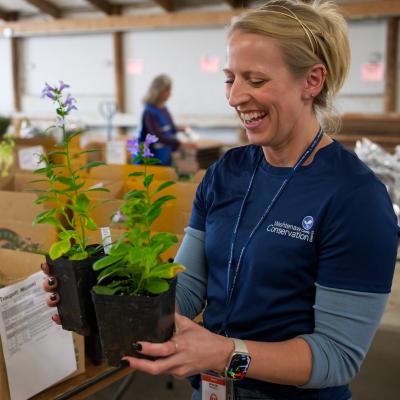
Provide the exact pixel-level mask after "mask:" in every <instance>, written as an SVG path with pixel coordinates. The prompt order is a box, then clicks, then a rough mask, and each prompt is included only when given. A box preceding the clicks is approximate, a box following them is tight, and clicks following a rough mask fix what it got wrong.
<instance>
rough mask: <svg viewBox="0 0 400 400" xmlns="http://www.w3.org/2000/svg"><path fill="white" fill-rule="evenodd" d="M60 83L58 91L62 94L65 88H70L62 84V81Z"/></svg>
mask: <svg viewBox="0 0 400 400" xmlns="http://www.w3.org/2000/svg"><path fill="white" fill-rule="evenodd" d="M59 82H60V88H59V89H58V90H59V91H60V92H62V91H63V90H64V89H65V88H69V87H70V86H69V85H67V84H66V83H64V82H63V81H59Z"/></svg>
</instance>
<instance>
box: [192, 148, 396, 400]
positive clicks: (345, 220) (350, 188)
mask: <svg viewBox="0 0 400 400" xmlns="http://www.w3.org/2000/svg"><path fill="white" fill-rule="evenodd" d="M260 158H261V162H260V164H259V168H258V169H257V172H256V175H255V180H254V183H253V187H252V189H251V192H250V195H249V197H248V200H247V202H246V206H245V209H244V214H243V217H242V220H241V223H240V226H239V231H238V236H237V241H236V246H235V252H234V259H233V264H232V271H231V273H230V277H231V280H232V276H233V275H234V274H235V269H236V264H237V260H238V258H239V253H240V250H241V248H242V246H243V244H244V243H245V241H246V240H247V238H248V236H249V234H250V232H251V230H252V229H253V227H254V226H255V225H256V223H257V222H258V221H259V219H260V218H261V216H262V214H263V213H264V211H265V209H266V207H267V205H268V204H269V203H270V202H271V199H272V197H273V196H274V195H275V193H276V191H277V190H278V188H279V187H280V186H281V184H282V181H283V179H284V178H285V177H286V175H287V174H288V173H289V171H290V168H280V167H274V166H271V165H269V164H268V163H267V161H266V160H265V157H264V156H263V152H262V149H261V148H260V147H258V146H254V145H249V146H245V147H239V148H236V149H233V150H230V151H228V152H227V153H226V154H225V156H224V157H223V158H222V159H221V160H219V161H218V162H217V163H215V164H214V165H213V166H212V167H210V168H209V170H208V171H207V173H206V175H205V177H204V179H203V181H202V183H201V184H200V185H199V188H198V191H197V195H196V199H195V202H194V206H193V211H192V216H191V219H190V223H189V225H190V226H191V227H192V228H195V229H199V230H202V231H205V233H206V235H205V238H206V239H205V247H206V258H207V265H208V282H207V306H206V309H205V311H204V314H203V318H204V324H205V327H206V328H208V329H210V330H211V331H213V332H219V331H220V329H221V325H222V323H223V320H224V316H225V314H226V312H227V307H226V298H227V276H228V274H227V266H228V259H229V250H230V244H231V239H232V232H233V228H234V225H235V223H236V219H237V216H238V213H239V209H240V206H241V204H242V201H243V198H244V196H245V193H246V190H247V188H248V185H249V182H250V178H251V176H252V174H253V172H254V169H255V167H256V165H257V161H258V160H259V159H260ZM397 229H398V228H397V221H396V217H395V214H394V212H393V207H392V204H391V201H390V198H389V196H388V193H387V191H386V188H385V186H384V185H383V184H382V183H381V182H380V181H379V180H378V179H377V177H376V176H375V175H374V174H373V172H372V171H371V170H370V169H369V168H368V167H367V166H365V164H363V163H362V162H361V161H360V160H359V159H358V158H357V156H356V155H355V154H354V153H352V152H350V151H348V150H346V149H345V148H343V146H342V145H340V144H339V143H337V142H333V143H331V144H330V145H328V146H326V147H324V148H322V149H320V150H319V151H318V152H317V154H316V156H315V158H314V160H313V162H312V163H311V164H309V165H307V166H304V167H301V168H300V170H298V171H297V172H296V174H295V175H294V177H293V178H292V180H291V181H290V183H289V184H288V186H287V187H286V188H285V190H284V192H283V193H282V194H281V195H280V197H279V198H278V200H277V202H276V204H275V205H274V207H273V208H272V210H271V212H270V213H269V215H268V216H267V218H266V219H265V220H264V222H263V223H262V225H261V226H260V227H259V229H258V231H257V232H256V234H255V235H254V237H253V239H252V240H251V242H250V244H249V245H248V247H247V250H246V252H245V254H244V257H243V260H242V263H241V266H240V269H239V272H238V275H237V283H236V285H235V290H234V293H233V298H232V304H231V306H232V308H231V313H230V318H229V322H228V326H227V334H228V335H229V336H231V337H237V338H242V339H248V340H256V341H268V342H274V341H282V340H287V339H291V338H294V337H296V336H298V335H301V334H305V333H312V332H313V329H314V311H313V305H314V302H315V283H319V284H321V285H323V286H325V287H331V288H340V289H349V290H355V291H363V292H374V293H388V292H389V291H390V287H391V282H392V278H393V272H394V265H395V259H396V251H397ZM240 384H242V385H244V386H250V387H252V388H256V389H258V390H262V391H265V393H268V394H269V395H270V396H274V397H276V398H277V399H279V398H284V399H291V398H296V399H303V398H304V399H308V400H310V399H314V398H315V399H317V398H318V399H335V400H341V399H347V398H348V397H349V395H350V392H349V391H348V388H347V386H341V387H335V388H327V389H300V388H297V387H293V386H285V385H277V384H270V383H267V382H262V381H256V380H252V379H246V380H245V381H243V382H240Z"/></svg>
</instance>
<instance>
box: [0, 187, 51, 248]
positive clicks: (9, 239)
mask: <svg viewBox="0 0 400 400" xmlns="http://www.w3.org/2000/svg"><path fill="white" fill-rule="evenodd" d="M35 199H36V195H35V194H33V193H23V192H10V191H0V209H1V210H6V212H2V213H0V248H8V249H19V250H24V251H33V252H37V251H38V250H44V251H47V250H48V249H49V248H50V246H51V245H52V244H53V243H54V242H55V241H56V240H57V239H56V235H57V231H56V229H55V228H54V227H52V226H49V225H36V226H32V221H33V219H34V218H35V216H36V215H37V214H39V213H40V212H42V211H45V207H44V206H43V205H37V204H34V200H35Z"/></svg>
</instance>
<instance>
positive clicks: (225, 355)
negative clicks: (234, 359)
mask: <svg viewBox="0 0 400 400" xmlns="http://www.w3.org/2000/svg"><path fill="white" fill-rule="evenodd" d="M216 336H217V337H218V341H217V342H216V349H218V352H217V354H218V355H219V357H218V359H217V360H216V364H215V366H214V367H213V368H212V370H213V371H216V372H220V373H225V368H226V366H227V364H228V361H229V359H230V357H231V354H232V352H233V350H234V348H235V345H234V343H233V340H232V339H231V338H228V337H226V336H221V335H216Z"/></svg>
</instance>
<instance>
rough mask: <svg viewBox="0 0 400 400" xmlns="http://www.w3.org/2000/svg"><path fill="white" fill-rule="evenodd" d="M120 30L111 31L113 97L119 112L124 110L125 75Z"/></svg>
mask: <svg viewBox="0 0 400 400" xmlns="http://www.w3.org/2000/svg"><path fill="white" fill-rule="evenodd" d="M122 40H123V34H122V32H114V33H113V41H114V73H115V95H116V96H115V97H116V100H117V109H118V111H119V112H125V79H124V77H125V75H124V53H123V41H122Z"/></svg>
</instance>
